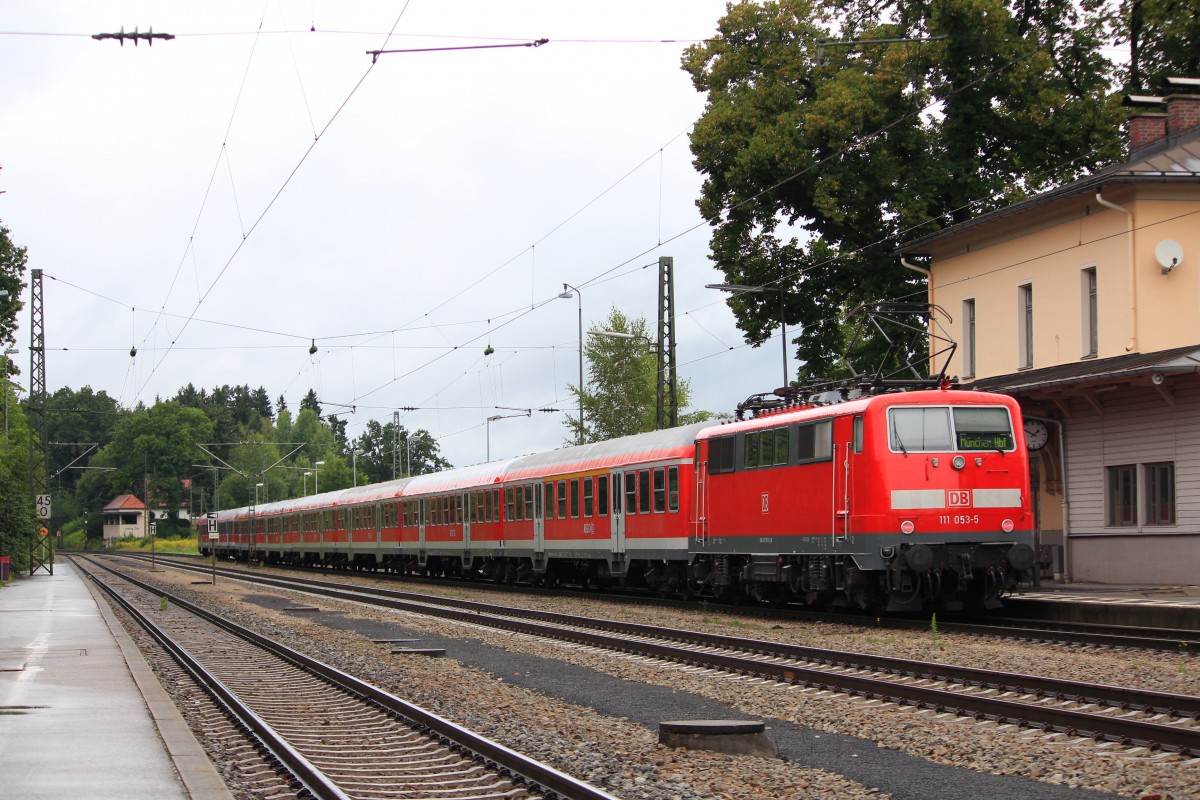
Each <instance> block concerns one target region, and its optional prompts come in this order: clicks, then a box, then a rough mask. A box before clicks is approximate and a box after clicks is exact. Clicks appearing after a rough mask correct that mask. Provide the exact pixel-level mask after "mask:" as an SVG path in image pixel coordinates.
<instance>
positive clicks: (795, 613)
mask: <svg viewBox="0 0 1200 800" xmlns="http://www.w3.org/2000/svg"><path fill="white" fill-rule="evenodd" d="M119 555H121V556H122V557H125V558H134V559H147V558H148V556H145V555H142V554H125V553H122V554H119ZM163 558H164V557H163V556H158V560H159V561H163ZM169 560H171V561H172V562H173V563H183V564H188V565H191V566H192V567H193V568H195V569H196V570H197V571H200V570H201V568H200V567H199V566H198V565H199V564H200V559H199V557H196V556H174V557H170V559H169ZM227 563H228V562H227ZM282 569H288V570H289V571H290V570H293V569H294V570H296V571H298V572H300V573H302V574H313V573H316V574H320V575H330V574H348V575H353V574H356V573H331V572H329V571H328V570H322V569H314V568H301V567H285V568H282ZM202 571H204V572H209V571H210V568H209V567H207V566H206V567H204V568H203V570H202ZM230 574H232V573H230ZM365 574H368V575H371V576H372V577H374V578H376V579H379V580H388V579H392V578H393V577H394V576H390V575H387V574H376V573H365ZM397 580H398V581H399V580H402V581H403V583H404V584H405V585H422V584H423V583H426V582H428V584H429V585H431V586H447V585H454V584H447V582H446V581H444V580H437V579H432V578H417V577H413V576H405V577H404V578H403V579H397ZM466 585H474V584H470V583H467V584H466ZM480 585H482V586H485V587H486V588H487V589H488V590H490V591H497V592H505V591H508V592H514V593H519V594H530V593H533V594H536V595H540V596H552V597H557V596H566V597H575V596H579V593H580V591H579V590H563V589H534V588H531V587H529V586H509V585H507V584H499V583H486V584H480ZM584 596H586V597H589V598H592V599H597V600H604V601H611V602H619V603H636V604H639V605H654V606H662V607H667V608H679V609H695V608H696V607H697V603H696V602H695V601H682V600H670V599H663V598H659V597H648V596H647V595H645V594H644V593H632V592H631V593H623V594H614V593H611V592H609V593H603V594H602V593H593V592H585V593H584ZM707 607H708V608H714V609H717V608H719V609H723V610H725V611H727V612H729V613H735V614H739V615H743V616H754V617H761V618H763V619H772V620H787V621H792V622H819V623H830V624H836V625H852V626H855V627H862V628H868V629H872V630H874V629H881V630H910V631H929V630H930V629H931V627H932V626H933V625H934V624H935V622H934V620H931V619H930V618H920V619H918V618H913V617H898V616H893V617H878V616H872V615H868V614H865V613H864V614H856V613H843V612H829V611H812V610H803V609H795V608H771V607H766V606H759V605H729V604H719V603H708V604H707ZM934 619H935V620H936V627H937V629H938V631H939V632H941V633H956V634H963V635H968V636H980V637H992V638H999V639H1012V640H1016V641H1026V642H1039V643H1045V644H1062V645H1072V646H1082V647H1097V648H1110V649H1121V650H1149V651H1152V652H1160V653H1174V654H1179V655H1189V654H1190V655H1196V656H1200V630H1189V629H1179V628H1150V627H1145V626H1137V627H1134V626H1129V625H1104V624H1098V623H1086V622H1057V621H1052V620H1042V619H1034V618H1018V617H1015V616H1014V617H998V616H993V615H988V616H986V617H966V616H962V615H942V616H940V617H936V618H934Z"/></svg>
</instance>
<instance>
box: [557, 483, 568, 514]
mask: <svg viewBox="0 0 1200 800" xmlns="http://www.w3.org/2000/svg"><path fill="white" fill-rule="evenodd" d="M558 518H559V519H566V518H567V482H566V481H559V482H558Z"/></svg>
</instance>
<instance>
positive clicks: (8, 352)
mask: <svg viewBox="0 0 1200 800" xmlns="http://www.w3.org/2000/svg"><path fill="white" fill-rule="evenodd" d="M4 294H6V295H7V294H8V292H4ZM19 352H21V351H20V350H18V349H17V348H15V347H10V348H8V349H7V350H5V351H4V435H5V436H8V364H9V361H10V360H11V359H9V356H12V355H16V354H17V353H19Z"/></svg>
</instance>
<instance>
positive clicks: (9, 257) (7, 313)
mask: <svg viewBox="0 0 1200 800" xmlns="http://www.w3.org/2000/svg"><path fill="white" fill-rule="evenodd" d="M27 260H28V253H27V251H26V249H25V248H24V247H17V246H16V245H15V244H13V241H12V239H11V238H9V229H8V228H6V227H4V224H3V223H0V289H4V290H5V291H7V292H8V297H0V350H6V349H8V348H9V347H11V346H12V345H13V344H15V343H16V341H17V340H16V332H17V312H18V311H20V310H21V307H22V306H23V305H24V304H23V303H22V302H21V300H20V297H21V292H22V290H24V288H25V263H26V261H27Z"/></svg>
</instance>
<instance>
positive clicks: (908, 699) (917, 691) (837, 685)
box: [228, 570, 1200, 754]
mask: <svg viewBox="0 0 1200 800" xmlns="http://www.w3.org/2000/svg"><path fill="white" fill-rule="evenodd" d="M228 572H229V577H235V578H238V579H239V580H244V581H246V582H249V583H257V584H261V585H267V586H275V587H277V588H284V589H291V590H293V591H296V590H299V591H307V592H311V593H313V594H318V595H323V596H326V597H331V598H335V599H341V600H348V601H351V602H361V603H367V604H372V605H381V606H384V607H388V608H394V609H398V610H404V611H410V612H415V613H419V614H424V615H429V616H438V617H442V618H446V619H454V620H458V621H460V622H465V623H468V624H474V625H482V626H486V627H492V628H498V629H501V630H508V631H512V632H516V633H525V634H530V635H535V636H540V637H543V638H550V639H557V640H560V641H570V642H574V643H577V644H582V645H587V646H592V647H601V648H604V649H609V650H616V651H619V652H628V653H636V654H639V655H646V656H652V657H655V658H661V659H664V660H669V661H674V662H680V663H685V664H689V665H696V666H705V667H712V668H715V669H720V670H724V671H729V672H733V673H736V674H743V675H755V676H760V677H763V678H769V679H773V680H778V681H781V682H786V683H791V684H803V685H805V686H808V687H813V688H818V689H824V690H830V691H840V692H844V693H847V694H850V695H852V696H862V697H865V698H868V699H881V700H885V701H889V702H896V703H901V704H905V705H911V706H915V707H917V708H931V709H934V710H936V711H939V712H947V713H953V714H956V715H960V716H972V717H974V718H976V719H989V720H993V721H995V722H998V723H1001V724H1009V723H1012V724H1017V725H1018V726H1021V727H1036V728H1039V729H1041V730H1043V731H1048V732H1049V731H1053V732H1060V733H1065V734H1067V735H1070V736H1085V737H1091V738H1095V739H1097V740H1105V741H1114V742H1118V743H1121V744H1127V745H1129V744H1135V745H1140V746H1144V747H1148V748H1151V749H1159V748H1163V749H1168V750H1172V751H1174V752H1178V753H1182V754H1190V753H1200V728H1191V727H1182V726H1175V725H1170V724H1163V723H1156V722H1148V721H1144V720H1136V719H1130V718H1128V717H1113V716H1107V715H1104V714H1096V713H1090V712H1084V711H1075V710H1070V709H1064V708H1056V707H1054V706H1050V705H1046V704H1044V703H1043V704H1031V703H1026V702H1020V701H1015V700H1005V699H1000V698H995V697H987V696H983V695H979V694H965V693H961V692H954V691H949V690H945V689H936V688H932V687H924V686H916V685H910V684H897V683H895V682H892V681H885V680H880V679H878V678H871V677H866V676H859V675H850V674H846V673H844V672H828V671H825V670H821V669H816V668H810V667H804V666H801V665H795V664H775V663H771V662H768V661H761V660H757V659H748V658H745V657H742V656H737V655H732V654H722V653H702V652H696V651H694V650H687V649H683V648H680V647H675V646H672V645H665V644H655V643H652V642H631V641H629V640H628V639H622V638H619V637H618V636H610V635H608V634H605V633H593V632H587V631H577V630H576V631H572V630H565V629H563V628H558V627H554V626H553V625H552V624H542V623H541V622H540V621H538V620H559V621H560V622H561V621H562V620H563V619H564V618H566V615H558V614H553V613H551V612H541V611H530V610H526V609H507V608H506V609H502V611H501V612H498V611H497V609H496V607H495V606H492V605H487V604H483V603H473V602H471V601H465V600H454V599H448V598H430V597H421V598H420V599H419V600H417V599H414V598H415V597H416V596H414V595H410V594H408V593H402V592H395V591H392V590H387V589H373V588H370V587H361V586H356V587H354V588H353V589H346V588H341V587H335V586H330V585H328V584H322V583H321V582H319V581H312V580H308V579H302V578H284V577H280V576H272V575H251V574H248V573H246V572H243V571H233V570H230V571H228ZM438 604H440V606H441V607H439V606H438ZM510 612H511V614H510ZM498 613H503V614H505V615H506V616H499V615H498ZM570 622H571V624H579V625H583V624H585V623H587V622H591V623H593V624H596V623H599V624H602V625H606V626H610V627H608V628H607V630H614V631H615V630H624V631H631V632H638V631H641V632H646V631H656V632H658V633H661V632H662V631H663V630H664V629H659V628H656V627H655V626H643V625H635V624H628V623H620V622H614V621H611V620H587V619H585V618H570ZM596 630H605V628H600V627H597V628H596ZM670 633H672V634H678V633H681V632H675V631H671V632H670ZM682 633H688V634H689V635H690V636H693V637H699V638H698V640H695V641H693V642H692V643H693V644H695V643H698V642H699V643H703V644H706V645H710V644H712V643H713V641H714V640H720V639H725V640H729V641H737V642H741V643H742V644H743V645H745V646H748V647H750V648H752V649H751V652H758V653H760V654H765V653H764V651H765V650H766V648H767V647H768V646H771V647H773V646H774V645H775V643H764V642H759V641H755V640H745V639H737V638H736V637H719V636H710V635H708V634H697V633H691V632H682ZM783 647H785V648H789V647H793V646H790V645H783ZM796 649H797V650H807V649H810V648H800V647H796ZM818 652H824V654H825V656H826V658H828V657H829V655H830V651H818ZM837 655H841V656H856V655H859V654H845V653H839V654H837ZM864 658H866V659H868V660H869V661H870V660H874V661H876V662H877V663H880V664H883V663H889V662H892V664H893V666H892V671H893V673H894V674H916V673H914V670H916V669H917V667H920V666H926V662H906V661H904V660H902V659H890V658H888V657H884V656H864ZM806 660H807V659H806ZM904 665H907V669H904ZM836 666H844V667H847V668H853V669H874V667H871V666H866V665H857V664H853V663H846V664H838V665H836ZM933 666H936V667H943V668H945V669H946V670H958V669H963V670H965V671H966V672H971V673H976V674H980V675H984V676H988V677H989V678H990V679H991V680H990V681H989V682H987V683H979V682H976V685H982V686H985V687H992V686H995V688H998V689H1000V690H1007V689H1008V688H1009V687H1008V686H1006V685H1005V683H1004V680H1005V679H1006V678H1009V677H1016V678H1024V679H1029V680H1032V681H1034V682H1035V683H1034V684H1030V685H1029V688H1028V689H1016V688H1014V689H1013V690H1014V691H1026V692H1027V693H1031V694H1037V690H1036V686H1038V685H1041V686H1043V688H1044V686H1046V685H1051V684H1055V683H1057V684H1058V685H1060V686H1061V685H1062V684H1065V685H1066V686H1069V687H1071V689H1072V691H1070V692H1064V697H1063V699H1065V700H1071V701H1073V702H1075V701H1076V698H1078V697H1086V696H1087V694H1088V692H1087V691H1085V690H1084V685H1083V684H1078V683H1073V682H1069V681H1067V682H1062V681H1056V679H1050V678H1040V677H1037V676H1021V675H1017V676H1010V675H1009V673H1002V672H991V671H988V670H971V669H968V668H958V667H953V666H950V665H933ZM917 676H918V677H924V676H921V675H919V674H918V675H917ZM941 680H950V681H953V682H955V683H964V684H969V682H968V681H966V680H965V679H959V678H941ZM1086 688H1087V690H1089V691H1091V692H1092V693H1093V694H1094V690H1095V689H1097V687H1095V686H1090V685H1088V686H1087V687H1086ZM1099 688H1109V689H1112V690H1115V691H1125V690H1124V688H1123V687H1099ZM1131 691H1134V692H1140V693H1142V695H1143V696H1144V695H1147V694H1148V695H1151V696H1154V697H1155V699H1156V700H1157V701H1159V702H1166V701H1168V700H1170V701H1182V702H1176V703H1175V705H1183V704H1184V703H1186V704H1187V705H1189V706H1195V705H1196V704H1200V698H1190V697H1176V696H1173V695H1167V694H1164V693H1157V692H1145V690H1131ZM1046 695H1047V693H1046V692H1044V691H1043V693H1042V697H1043V699H1056V698H1047V697H1046ZM1120 705H1121V704H1120V703H1118V707H1120ZM1124 705H1125V706H1126V707H1127V708H1128V710H1129V711H1131V712H1139V713H1140V712H1142V711H1143V710H1144V709H1143V708H1140V707H1138V705H1137V704H1136V703H1133V704H1131V703H1125V704H1124Z"/></svg>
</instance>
